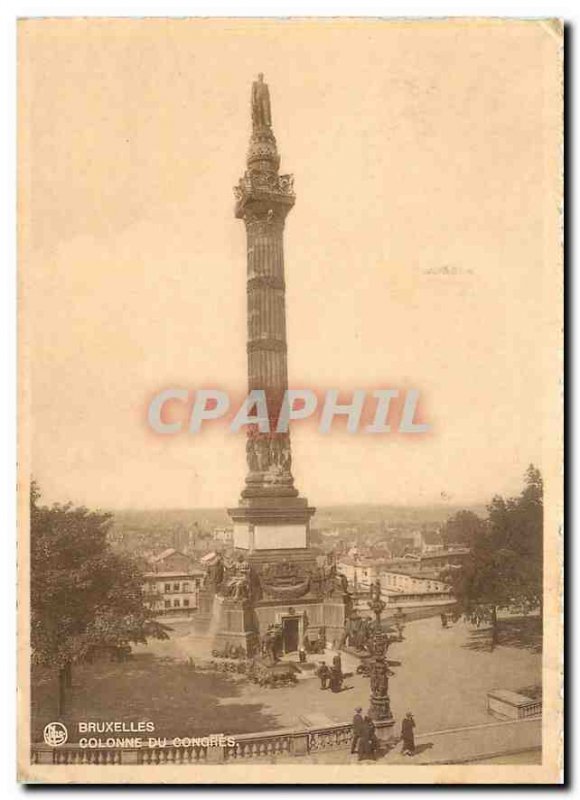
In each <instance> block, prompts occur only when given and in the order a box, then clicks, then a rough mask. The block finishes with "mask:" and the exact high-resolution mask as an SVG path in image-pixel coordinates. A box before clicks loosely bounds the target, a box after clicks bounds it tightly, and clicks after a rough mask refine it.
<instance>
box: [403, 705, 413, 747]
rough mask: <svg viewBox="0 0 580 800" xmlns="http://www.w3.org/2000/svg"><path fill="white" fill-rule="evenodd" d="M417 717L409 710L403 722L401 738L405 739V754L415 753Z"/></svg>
mask: <svg viewBox="0 0 580 800" xmlns="http://www.w3.org/2000/svg"><path fill="white" fill-rule="evenodd" d="M414 731H415V719H414V717H413V715H412V714H411V712H410V711H407V714H406V716H405V719H404V720H403V722H402V723H401V739H402V740H403V750H402V753H403V755H404V756H414V755H415V732H414Z"/></svg>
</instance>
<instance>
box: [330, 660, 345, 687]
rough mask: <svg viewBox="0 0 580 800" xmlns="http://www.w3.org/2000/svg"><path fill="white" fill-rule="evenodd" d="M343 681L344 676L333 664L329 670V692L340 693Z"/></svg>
mask: <svg viewBox="0 0 580 800" xmlns="http://www.w3.org/2000/svg"><path fill="white" fill-rule="evenodd" d="M343 680H344V676H343V674H342V672H341V671H340V669H339V668H338V667H337V666H336V665H335V664H333V665H332V667H331V669H330V691H331V692H334V693H336V692H340V690H341V689H342V682H343Z"/></svg>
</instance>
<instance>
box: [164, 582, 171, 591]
mask: <svg viewBox="0 0 580 800" xmlns="http://www.w3.org/2000/svg"><path fill="white" fill-rule="evenodd" d="M165 591H166V592H170V591H171V584H170V583H166V584H165Z"/></svg>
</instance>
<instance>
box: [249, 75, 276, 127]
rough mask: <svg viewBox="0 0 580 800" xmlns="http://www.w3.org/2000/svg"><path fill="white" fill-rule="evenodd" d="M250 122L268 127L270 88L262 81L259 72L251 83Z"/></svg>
mask: <svg viewBox="0 0 580 800" xmlns="http://www.w3.org/2000/svg"><path fill="white" fill-rule="evenodd" d="M252 123H253V125H254V127H262V128H270V127H271V125H272V114H271V112H270V90H269V89H268V84H267V83H264V75H263V74H262V73H261V72H260V74H259V75H258V80H257V81H254V82H253V84H252Z"/></svg>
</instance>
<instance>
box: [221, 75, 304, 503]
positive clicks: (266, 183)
mask: <svg viewBox="0 0 580 800" xmlns="http://www.w3.org/2000/svg"><path fill="white" fill-rule="evenodd" d="M260 93H261V95H262V97H263V96H264V93H266V94H267V98H268V99H267V103H268V109H269V94H268V89H267V85H266V84H264V83H263V82H260ZM253 96H254V93H253ZM253 112H254V113H253V114H252V118H253V129H252V136H251V139H250V146H249V150H248V156H247V170H246V172H245V173H244V176H243V177H242V178H241V179H240V182H239V184H238V186H237V187H236V189H235V193H236V199H237V203H236V211H235V214H236V217H237V218H238V219H243V221H244V223H245V226H246V234H247V280H248V283H247V303H248V342H247V349H248V388H249V389H250V390H251V389H261V390H263V391H264V392H265V393H266V400H267V403H268V413H269V417H270V432H269V433H260V432H259V431H258V430H257V428H250V430H249V431H248V440H247V449H246V453H247V462H248V475H247V477H246V488H245V489H244V490H243V492H242V496H243V497H256V496H260V495H262V496H269V497H271V496H274V497H295V496H297V494H298V492H297V490H296V489H295V488H294V481H293V478H292V472H291V465H292V456H291V449H290V436H289V434H288V433H276V423H277V421H278V416H279V412H280V407H281V403H282V399H283V397H284V392H285V390H286V389H287V388H288V369H287V362H286V352H287V344H286V298H285V288H286V287H285V282H284V241H283V235H284V222H285V219H286V215H287V214H288V212H289V211H290V209H291V208H292V206H293V205H294V201H295V195H294V189H293V179H292V176H291V175H279V173H278V168H279V165H280V156H279V155H278V150H277V147H276V139H275V137H274V134H273V132H272V130H271V127H270V125H269V124H267V123H268V122H269V120H270V117H269V112H268V115H264V114H262V113H261V112H260V113H255V110H254V109H253Z"/></svg>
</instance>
